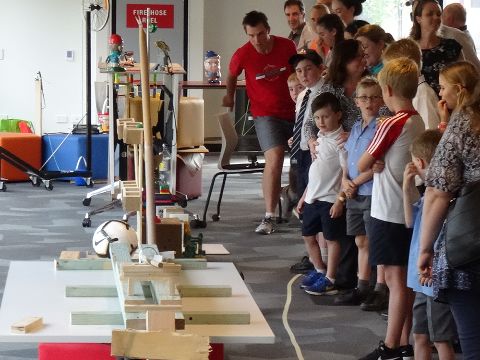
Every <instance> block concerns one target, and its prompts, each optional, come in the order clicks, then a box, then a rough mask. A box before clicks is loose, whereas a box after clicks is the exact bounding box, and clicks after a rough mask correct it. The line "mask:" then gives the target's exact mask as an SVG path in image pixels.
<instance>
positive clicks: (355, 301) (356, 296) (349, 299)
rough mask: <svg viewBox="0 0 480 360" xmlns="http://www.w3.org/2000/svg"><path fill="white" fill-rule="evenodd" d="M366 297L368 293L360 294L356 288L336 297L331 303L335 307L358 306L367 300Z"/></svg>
mask: <svg viewBox="0 0 480 360" xmlns="http://www.w3.org/2000/svg"><path fill="white" fill-rule="evenodd" d="M367 295H368V291H364V292H360V290H358V288H355V289H353V290H350V291H347V292H346V293H344V294H342V295H339V296H337V297H336V298H335V300H334V301H333V303H334V304H335V305H360V303H361V302H362V301H364V300H365V299H366V298H367Z"/></svg>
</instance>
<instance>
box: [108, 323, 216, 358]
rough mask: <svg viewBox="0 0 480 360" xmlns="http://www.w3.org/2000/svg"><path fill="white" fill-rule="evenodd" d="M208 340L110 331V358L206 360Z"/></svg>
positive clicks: (208, 346)
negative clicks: (111, 356)
mask: <svg viewBox="0 0 480 360" xmlns="http://www.w3.org/2000/svg"><path fill="white" fill-rule="evenodd" d="M209 349H210V345H209V338H208V337H207V336H200V335H196V334H188V333H176V332H171V331H166V330H163V331H134V330H113V331H112V350H111V354H112V355H113V356H124V357H130V358H142V359H145V358H147V359H169V360H185V359H190V360H207V359H208V354H209Z"/></svg>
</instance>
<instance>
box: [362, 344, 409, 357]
mask: <svg viewBox="0 0 480 360" xmlns="http://www.w3.org/2000/svg"><path fill="white" fill-rule="evenodd" d="M359 360H402V354H401V352H400V349H399V348H398V349H390V348H388V347H387V346H386V345H385V343H384V342H383V341H380V343H379V344H378V348H376V349H375V350H373V351H372V352H371V353H370V354H368V355H367V356H364V357H362V358H360V359H359Z"/></svg>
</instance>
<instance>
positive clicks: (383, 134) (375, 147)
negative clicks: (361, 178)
mask: <svg viewBox="0 0 480 360" xmlns="http://www.w3.org/2000/svg"><path fill="white" fill-rule="evenodd" d="M409 118H410V114H408V113H404V112H400V113H397V114H395V115H394V116H391V117H389V118H387V119H385V120H384V121H382V122H381V123H380V124H379V125H378V127H377V131H376V132H375V136H374V137H373V139H372V142H371V143H370V145H369V146H368V148H367V153H369V154H370V155H372V156H373V157H374V158H375V159H376V160H378V159H381V158H382V157H383V156H384V155H385V153H386V152H387V151H388V149H390V147H391V146H392V144H393V143H394V142H395V141H396V140H397V138H398V137H399V136H400V134H401V133H402V130H403V126H404V125H405V123H406V122H407V120H408V119H409Z"/></svg>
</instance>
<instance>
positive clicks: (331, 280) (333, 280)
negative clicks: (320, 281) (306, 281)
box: [325, 276, 335, 284]
mask: <svg viewBox="0 0 480 360" xmlns="http://www.w3.org/2000/svg"><path fill="white" fill-rule="evenodd" d="M325 277H326V278H327V279H328V280H330V282H331V283H332V284H335V279H331V278H329V277H328V276H325Z"/></svg>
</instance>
